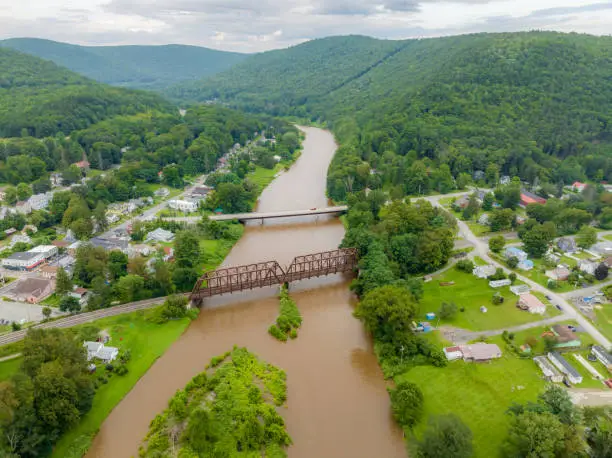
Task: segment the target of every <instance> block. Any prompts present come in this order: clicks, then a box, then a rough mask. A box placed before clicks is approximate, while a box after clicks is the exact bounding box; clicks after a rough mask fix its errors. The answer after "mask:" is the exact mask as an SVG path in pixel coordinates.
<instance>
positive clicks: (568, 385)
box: [563, 378, 572, 388]
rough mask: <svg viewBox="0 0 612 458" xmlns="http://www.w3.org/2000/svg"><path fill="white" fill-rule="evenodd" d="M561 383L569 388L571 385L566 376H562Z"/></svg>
mask: <svg viewBox="0 0 612 458" xmlns="http://www.w3.org/2000/svg"><path fill="white" fill-rule="evenodd" d="M563 384H564V385H565V386H566V387H568V388H571V387H572V385H571V384H570V382H568V381H567V379H566V378H564V379H563Z"/></svg>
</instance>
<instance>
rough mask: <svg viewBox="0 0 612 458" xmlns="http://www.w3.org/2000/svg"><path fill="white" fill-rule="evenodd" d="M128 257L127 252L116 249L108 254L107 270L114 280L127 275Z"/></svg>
mask: <svg viewBox="0 0 612 458" xmlns="http://www.w3.org/2000/svg"><path fill="white" fill-rule="evenodd" d="M127 265H128V257H127V254H125V253H122V252H121V251H118V250H113V251H111V252H110V253H109V255H108V272H109V273H110V275H111V277H112V278H113V279H114V280H116V279H118V278H120V277H123V276H124V275H127Z"/></svg>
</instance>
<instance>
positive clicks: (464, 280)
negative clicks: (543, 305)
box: [420, 268, 558, 331]
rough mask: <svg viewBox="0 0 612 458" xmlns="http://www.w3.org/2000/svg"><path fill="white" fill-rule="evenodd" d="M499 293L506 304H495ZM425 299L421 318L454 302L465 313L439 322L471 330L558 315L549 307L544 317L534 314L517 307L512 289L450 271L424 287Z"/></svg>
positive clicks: (421, 307) (421, 309) (486, 328)
mask: <svg viewBox="0 0 612 458" xmlns="http://www.w3.org/2000/svg"><path fill="white" fill-rule="evenodd" d="M451 281H454V282H455V284H454V285H453V286H440V284H439V283H440V282H451ZM496 292H499V293H500V294H501V295H502V296H503V297H504V298H505V301H504V303H503V304H501V305H493V303H492V298H493V295H494V294H495V293H496ZM423 293H424V294H423V299H422V300H421V304H420V311H421V314H422V315H425V313H428V312H434V313H437V312H438V310H439V309H440V305H441V303H442V302H454V303H455V304H457V307H459V308H461V307H464V308H465V311H464V312H457V314H456V315H455V317H453V318H452V319H450V320H440V324H442V325H444V324H446V325H452V326H456V327H459V328H462V329H468V330H471V331H485V330H490V329H502V328H505V327H510V326H516V325H519V324H523V323H530V322H532V321H538V320H541V319H542V318H546V317H548V316H555V315H556V314H558V311H557V309H555V308H554V307H549V308H548V309H547V314H548V315H545V316H544V317H542V316H540V315H533V314H531V313H527V312H524V311H522V310H519V309H517V308H516V300H517V299H516V296H515V295H514V294H512V293H511V292H510V290H509V288H508V287H507V286H506V287H503V288H498V289H494V288H491V287H490V286H489V284H488V281H487V280H484V279H480V278H477V277H475V276H474V275H472V274H467V273H465V272H460V271H458V270H457V269H454V268H453V269H450V270H448V271H446V272H444V273H443V274H442V275H440V276H436V277H434V279H433V280H432V281H430V282H428V283H425V284H423ZM481 305H484V306H486V307H487V309H488V311H487V313H482V312H481V311H480V306H481Z"/></svg>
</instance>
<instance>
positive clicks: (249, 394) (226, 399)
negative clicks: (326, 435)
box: [140, 347, 291, 458]
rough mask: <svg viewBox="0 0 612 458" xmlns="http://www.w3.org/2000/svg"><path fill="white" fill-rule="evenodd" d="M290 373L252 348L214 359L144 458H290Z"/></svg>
mask: <svg viewBox="0 0 612 458" xmlns="http://www.w3.org/2000/svg"><path fill="white" fill-rule="evenodd" d="M286 399H287V384H286V375H285V372H284V371H282V370H280V369H278V368H276V367H274V366H272V365H270V364H268V363H266V362H264V361H262V360H260V359H259V358H257V356H255V355H254V354H252V353H250V352H249V351H248V350H247V349H246V348H237V347H234V349H233V350H232V351H231V352H227V353H225V354H224V355H221V356H217V357H215V358H213V359H212V360H211V362H210V364H209V365H208V366H206V370H205V371H204V372H202V373H200V374H198V375H196V376H195V377H194V378H193V379H192V380H191V381H190V382H189V383H188V384H187V386H186V387H185V389H184V390H179V391H177V393H176V394H175V395H174V397H173V398H172V399H170V401H169V403H168V408H167V409H166V410H165V411H164V412H162V413H161V414H159V415H158V416H157V417H155V419H154V420H153V421H152V422H151V426H150V428H149V432H148V433H147V436H146V437H145V440H144V443H143V445H142V446H141V448H140V456H141V457H143V458H145V457H147V458H150V457H156V458H158V457H176V456H179V457H181V458H197V457H201V456H245V457H253V456H257V457H264V456H265V457H272V458H281V457H286V456H287V453H286V448H287V447H288V446H289V445H290V444H291V438H290V437H289V434H288V433H287V431H286V429H285V422H284V420H283V418H282V417H281V416H280V415H279V414H278V412H277V411H276V407H275V406H281V405H282V404H284V402H285V401H286Z"/></svg>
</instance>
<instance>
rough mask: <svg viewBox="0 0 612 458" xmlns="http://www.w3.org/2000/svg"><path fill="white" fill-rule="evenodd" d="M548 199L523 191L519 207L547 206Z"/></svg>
mask: <svg viewBox="0 0 612 458" xmlns="http://www.w3.org/2000/svg"><path fill="white" fill-rule="evenodd" d="M545 203H546V199H544V198H543V197H540V196H537V195H535V194H533V193H531V192H527V191H523V192H521V200H520V202H519V205H520V206H521V207H526V206H527V205H529V204H545Z"/></svg>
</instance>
